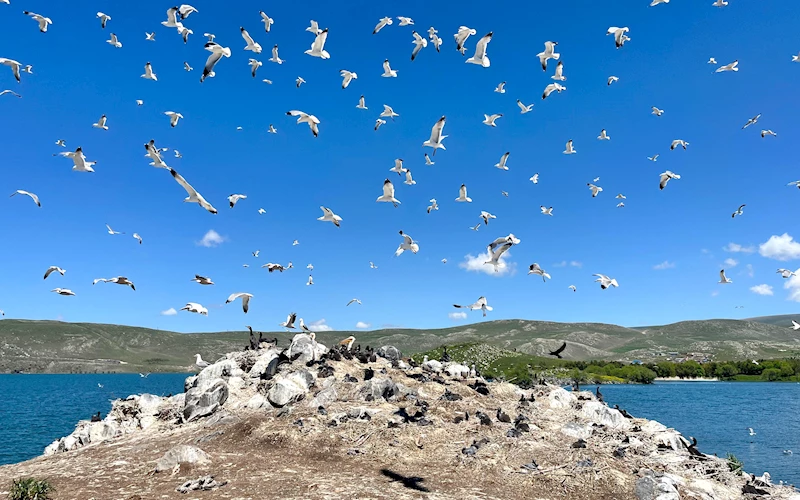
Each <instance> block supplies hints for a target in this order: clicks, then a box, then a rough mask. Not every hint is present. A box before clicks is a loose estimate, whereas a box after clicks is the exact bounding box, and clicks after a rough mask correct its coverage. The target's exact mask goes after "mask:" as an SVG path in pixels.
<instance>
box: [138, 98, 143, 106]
mask: <svg viewBox="0 0 800 500" xmlns="http://www.w3.org/2000/svg"><path fill="white" fill-rule="evenodd" d="M142 104H144V101H143V100H141V99H136V105H137V106H141V105H142Z"/></svg>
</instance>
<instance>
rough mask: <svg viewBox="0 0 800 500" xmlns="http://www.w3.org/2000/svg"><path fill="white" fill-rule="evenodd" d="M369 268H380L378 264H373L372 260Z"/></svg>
mask: <svg viewBox="0 0 800 500" xmlns="http://www.w3.org/2000/svg"><path fill="white" fill-rule="evenodd" d="M369 268H370V269H378V266H376V265H375V264H373V263H372V262H370V263H369Z"/></svg>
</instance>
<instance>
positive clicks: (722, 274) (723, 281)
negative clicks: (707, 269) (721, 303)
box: [719, 269, 733, 285]
mask: <svg viewBox="0 0 800 500" xmlns="http://www.w3.org/2000/svg"><path fill="white" fill-rule="evenodd" d="M719 283H721V284H723V285H727V284H728V283H733V281H731V280H730V279H728V277H727V276H725V270H724V269H720V271H719Z"/></svg>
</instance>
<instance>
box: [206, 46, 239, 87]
mask: <svg viewBox="0 0 800 500" xmlns="http://www.w3.org/2000/svg"><path fill="white" fill-rule="evenodd" d="M205 49H206V50H207V51H209V52H211V55H210V56H208V59H206V65H205V66H204V67H203V74H202V75H201V76H200V83H203V82H204V81H205V79H206V78H209V77H211V78H213V77H214V76H215V75H216V73H215V72H214V67H216V65H217V63H218V62H219V60H220V59H222V57H223V56H224V57H230V56H231V49H230V47H223V46H222V45H220V44H218V43H216V42H206V44H205Z"/></svg>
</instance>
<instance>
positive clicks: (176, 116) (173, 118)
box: [164, 111, 183, 128]
mask: <svg viewBox="0 0 800 500" xmlns="http://www.w3.org/2000/svg"><path fill="white" fill-rule="evenodd" d="M164 114H165V115H167V116H169V126H170V127H173V128H174V127H175V126H176V125H178V120H180V119H181V118H183V115H182V114H180V113H176V112H175V111H165V112H164Z"/></svg>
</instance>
